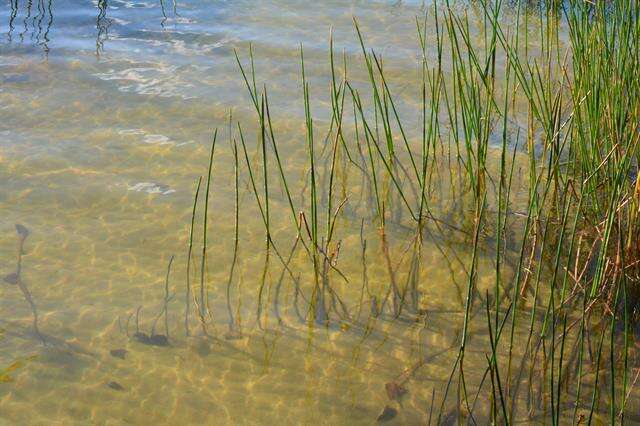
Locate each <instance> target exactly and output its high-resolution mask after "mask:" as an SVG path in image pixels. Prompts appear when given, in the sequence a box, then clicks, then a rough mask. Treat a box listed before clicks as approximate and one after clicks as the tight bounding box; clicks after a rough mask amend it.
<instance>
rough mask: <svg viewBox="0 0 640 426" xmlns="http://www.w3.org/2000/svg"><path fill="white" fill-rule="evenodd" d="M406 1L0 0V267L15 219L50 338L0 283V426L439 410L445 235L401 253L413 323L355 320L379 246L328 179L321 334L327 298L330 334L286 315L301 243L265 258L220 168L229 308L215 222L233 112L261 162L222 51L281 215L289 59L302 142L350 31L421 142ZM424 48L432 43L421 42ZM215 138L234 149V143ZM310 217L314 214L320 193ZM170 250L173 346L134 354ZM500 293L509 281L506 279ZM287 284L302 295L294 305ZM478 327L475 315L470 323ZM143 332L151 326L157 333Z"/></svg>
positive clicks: (450, 285) (10, 253) (278, 227)
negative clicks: (262, 97) (275, 157)
mask: <svg viewBox="0 0 640 426" xmlns="http://www.w3.org/2000/svg"><path fill="white" fill-rule="evenodd" d="M425 7H429V5H427V6H425V5H424V4H423V3H422V2H419V1H398V2H396V1H393V2H391V1H367V2H362V1H350V2H338V1H331V2H306V1H259V2H253V1H234V2H221V1H214V2H204V1H189V2H184V3H183V2H177V3H172V2H171V1H169V0H165V1H164V2H161V3H158V2H150V1H100V2H97V3H96V2H94V3H89V2H83V1H68V0H64V1H59V2H55V3H53V2H51V1H49V2H40V1H35V2H28V3H25V2H18V3H12V2H9V1H6V0H3V3H2V7H1V8H0V34H2V35H1V38H0V118H1V119H0V182H1V185H0V210H1V211H2V213H3V214H2V216H1V217H0V268H1V269H0V272H1V273H2V275H3V276H4V275H6V274H9V273H11V272H13V271H14V270H15V265H16V255H17V244H18V236H17V235H16V231H15V228H14V226H15V224H16V223H19V224H23V225H24V226H26V227H27V228H28V230H29V231H30V235H29V236H28V237H27V239H26V240H25V242H24V250H23V251H24V253H23V255H22V259H21V264H22V270H21V279H22V282H23V283H24V284H25V285H26V286H27V287H28V289H29V291H30V292H31V294H32V296H33V300H34V303H35V304H36V306H37V310H38V314H39V323H38V325H39V330H40V332H41V333H42V335H43V338H44V340H45V341H46V345H43V344H42V343H41V342H40V339H39V338H38V336H37V335H36V333H35V332H34V331H33V327H32V311H31V308H30V306H29V305H28V303H27V302H26V301H25V300H24V297H23V296H22V294H21V292H20V291H19V289H18V288H17V287H16V286H15V285H9V284H5V283H3V284H2V287H0V312H1V314H0V348H1V350H0V369H2V368H7V367H9V368H8V369H7V370H5V371H4V373H3V374H0V381H2V382H3V383H0V423H3V424H5V423H6V424H27V423H30V424H37V423H49V422H51V421H56V422H59V423H63V424H73V423H78V424H86V423H97V424H122V423H134V424H152V423H154V424H159V423H171V424H180V423H183V424H184V423H198V424H224V423H228V424H230V423H243V424H244V423H246V424H316V423H325V424H360V423H361V424H371V423H372V422H375V421H376V418H377V417H378V416H379V415H380V414H381V413H382V412H383V409H384V407H385V406H388V407H392V408H393V409H395V410H397V414H395V413H394V414H395V416H392V417H394V418H393V419H392V420H393V421H395V422H398V423H404V424H408V423H411V424H412V423H424V422H425V421H426V419H427V417H428V414H429V411H430V407H431V404H432V396H433V395H435V396H436V397H435V399H434V401H435V406H436V409H437V408H438V405H439V404H440V403H441V401H442V397H443V395H444V388H445V386H446V384H447V380H448V378H449V373H450V371H451V368H452V366H453V364H454V361H455V357H456V355H457V353H458V350H457V346H458V345H459V342H460V334H459V332H460V329H461V325H462V318H463V315H464V310H463V309H464V297H465V295H464V291H465V289H466V279H467V278H466V273H465V269H464V264H465V262H468V259H469V258H470V255H471V253H470V252H469V250H468V249H467V247H466V246H465V243H464V241H465V239H464V238H463V236H461V235H459V234H457V233H456V232H454V231H451V230H445V231H441V232H440V233H439V234H430V235H429V236H428V237H427V238H426V239H425V242H424V243H423V246H422V247H421V252H420V254H419V255H418V258H419V259H420V262H421V263H420V264H421V265H422V266H421V268H420V270H419V273H418V275H419V278H418V282H419V290H420V294H419V298H418V299H419V300H417V306H416V308H419V312H426V314H421V313H417V312H416V310H415V309H414V310H413V311H412V312H406V313H404V314H403V315H401V316H400V318H399V319H394V318H393V316H392V315H390V314H389V312H388V307H387V310H386V313H385V314H384V315H382V316H380V317H378V318H374V317H373V316H371V314H370V308H369V297H370V295H377V296H378V297H379V298H382V297H384V294H385V291H386V289H387V288H388V285H389V281H390V274H389V268H388V264H387V257H386V255H385V248H384V244H383V243H382V240H381V237H380V234H379V232H378V231H377V229H376V228H377V227H376V225H375V219H374V215H373V214H372V211H373V208H374V207H373V206H372V205H371V204H369V203H370V200H369V201H368V200H367V196H366V188H365V186H364V184H362V182H360V180H359V178H357V177H354V176H353V174H352V175H350V176H341V177H340V179H341V180H343V183H342V186H341V187H340V188H341V190H343V191H344V195H345V196H348V197H349V203H347V204H346V207H345V214H344V216H343V217H342V218H341V219H340V220H339V221H338V222H337V223H338V225H337V231H336V234H337V237H336V238H335V240H334V241H337V240H340V241H341V246H340V255H339V257H338V259H339V260H338V262H337V264H336V265H337V268H339V270H340V271H341V272H342V273H344V275H345V277H346V278H347V280H348V281H347V280H345V279H343V278H341V277H340V276H339V275H338V274H337V273H336V272H334V273H333V274H332V278H331V279H332V282H333V283H334V284H333V285H334V286H335V288H336V291H337V292H338V293H339V294H340V297H341V299H342V300H343V302H344V304H345V307H346V310H348V311H349V314H350V316H351V317H352V320H351V321H347V320H344V319H342V320H341V319H340V317H339V315H337V313H339V312H340V309H341V308H340V307H339V306H337V305H336V306H335V307H334V309H333V311H332V321H331V323H330V325H329V327H322V326H320V327H319V326H314V325H313V324H311V325H310V324H307V323H304V322H302V321H300V319H299V318H298V313H297V312H296V309H295V308H296V307H298V310H300V311H302V313H301V315H303V316H304V315H305V314H306V309H307V308H308V307H307V306H306V305H305V301H304V300H302V299H304V298H305V297H306V298H308V297H310V296H309V295H310V288H311V287H310V283H311V282H313V276H312V275H313V274H312V272H313V270H312V269H311V268H310V263H309V259H308V257H306V255H305V254H304V253H303V251H302V250H301V249H300V250H298V251H297V252H296V253H295V254H294V255H293V256H292V259H291V262H290V263H289V264H288V266H287V268H290V270H291V271H292V272H291V273H288V272H286V271H284V269H283V263H282V260H281V259H279V258H278V256H277V254H276V253H274V250H273V249H272V250H271V251H270V252H269V255H268V256H267V255H266V254H265V250H264V247H265V234H264V226H263V223H262V219H261V216H260V212H259V210H258V208H257V206H256V203H255V198H254V195H253V191H252V189H251V185H250V181H249V177H248V175H247V172H246V164H245V163H244V157H243V154H242V152H240V162H241V163H240V166H241V167H240V168H241V169H242V173H241V176H240V189H239V197H240V198H239V210H240V218H239V229H240V231H239V232H240V238H239V251H238V256H237V263H236V266H235V268H234V273H233V275H232V278H231V283H232V285H231V290H230V297H229V300H227V293H226V291H227V282H228V280H229V274H230V268H231V264H232V262H233V247H234V241H233V238H234V237H233V236H234V217H235V216H234V201H235V190H234V184H233V182H234V180H233V179H234V172H233V154H232V150H231V148H230V143H229V140H228V136H227V135H228V132H229V130H228V121H229V114H230V111H232V114H233V120H234V122H235V121H236V120H239V121H241V122H242V123H243V125H244V126H245V127H244V130H245V132H246V139H247V140H248V156H249V157H250V161H251V162H252V164H253V166H254V167H255V168H256V169H255V170H258V165H259V161H260V158H261V157H260V155H259V150H257V148H256V147H257V145H256V136H255V135H256V129H257V127H256V118H255V111H254V110H253V107H252V105H251V101H250V98H249V96H248V94H247V91H246V87H245V86H244V81H243V79H242V76H241V74H240V73H239V71H238V66H237V63H236V58H235V55H234V49H237V51H238V55H239V56H240V58H241V61H242V62H243V64H244V65H245V66H248V64H249V62H248V57H249V56H248V53H249V45H250V44H251V46H252V49H253V52H254V54H255V58H256V68H257V72H258V84H259V85H261V84H262V83H263V82H265V83H266V84H267V87H268V91H269V100H270V108H271V109H272V114H273V124H274V128H275V130H276V134H277V139H278V142H279V146H280V150H281V155H282V156H283V162H284V165H285V167H284V168H285V172H286V173H287V175H288V176H289V179H290V180H291V181H292V194H293V198H294V203H295V204H296V206H304V205H307V203H308V200H309V194H308V189H307V190H305V185H304V181H305V180H306V179H307V175H306V172H307V171H306V168H305V164H306V145H305V129H304V108H303V104H302V86H301V82H300V63H299V48H300V44H302V45H303V46H304V51H305V62H306V66H307V77H308V80H309V82H310V85H311V93H312V95H311V98H312V100H313V102H312V108H313V112H314V114H315V115H316V119H317V121H316V125H317V126H318V128H325V129H326V128H327V127H328V124H329V118H330V109H329V107H330V98H329V96H328V87H329V80H328V78H329V76H330V74H329V68H328V40H329V33H330V28H332V31H333V37H334V39H335V51H336V52H338V53H337V56H338V57H341V55H342V52H344V54H345V55H346V57H347V58H348V60H349V61H350V62H354V63H358V60H359V59H358V58H359V55H360V45H359V43H358V40H357V37H356V33H355V30H354V27H353V21H352V18H353V16H357V17H358V19H359V23H360V25H361V28H362V30H363V33H364V34H366V41H367V45H368V46H369V47H371V48H375V50H376V51H378V52H381V53H382V54H383V56H384V60H385V68H386V70H387V72H388V74H387V75H388V76H389V82H390V85H392V87H393V89H394V93H395V94H396V96H397V100H398V109H399V113H400V115H402V116H403V118H404V119H406V120H407V123H408V125H407V129H408V133H409V136H410V137H417V130H412V129H414V128H416V129H417V127H416V126H412V125H411V124H415V123H417V120H419V112H418V109H417V106H418V105H419V102H420V99H419V96H417V95H416V93H417V92H416V88H417V87H418V86H417V84H418V83H419V79H420V75H419V66H418V64H419V61H420V52H419V48H418V39H417V35H416V30H415V16H416V15H422V14H423V13H424V11H425ZM433 37H434V35H433V34H432V33H431V32H428V42H429V41H431V42H432V41H433ZM435 55H436V52H433V51H428V56H429V57H430V58H434V57H435ZM350 76H351V78H352V80H353V82H354V85H355V86H356V87H366V85H365V83H364V79H365V77H366V74H365V70H364V69H363V68H362V67H361V66H360V67H357V66H354V67H352V69H351V70H350ZM234 126H235V125H234ZM216 127H217V128H219V131H220V135H219V139H218V147H217V148H216V149H217V151H216V156H215V161H214V174H213V184H212V190H211V204H210V221H209V226H210V234H209V241H208V253H209V255H208V262H207V266H206V271H207V272H206V283H207V289H206V291H207V294H208V299H209V311H210V312H211V319H208V325H207V327H208V332H209V334H210V335H211V336H212V337H211V338H208V339H207V338H204V337H203V336H201V334H202V333H201V331H200V326H199V324H198V321H197V318H196V314H195V311H192V312H191V313H190V320H189V324H188V325H189V330H190V334H191V336H190V337H186V336H185V327H184V309H185V294H184V292H185V283H186V263H187V261H186V255H187V248H188V241H189V240H188V237H189V224H190V220H191V209H192V203H193V196H194V192H195V184H196V181H197V179H198V177H199V176H203V175H206V171H207V169H206V167H207V160H208V155H209V149H210V144H211V140H212V134H213V129H214V128H216ZM232 127H233V126H232ZM232 133H233V135H234V137H235V138H236V140H238V138H239V135H238V131H237V129H236V128H235V127H233V130H232ZM319 133H320V132H319ZM320 139H321V138H320V137H319V136H318V141H319V142H318V143H320ZM323 158H324V157H323ZM496 159H497V157H496ZM323 161H324V162H325V163H324V165H322V166H321V167H322V170H323V171H324V172H325V173H324V174H323V176H325V178H326V158H325V159H324V160H323ZM490 161H495V159H494V160H490ZM270 167H272V169H271V172H272V173H271V175H272V176H271V179H272V180H271V182H272V188H271V189H272V194H271V205H270V208H271V227H272V232H273V235H274V236H275V237H274V239H275V240H276V241H278V251H279V252H280V253H281V255H282V256H283V258H285V259H286V258H287V255H288V254H289V251H290V250H291V247H292V244H293V243H294V240H295V234H296V232H295V225H294V222H293V219H292V218H291V213H290V211H289V207H288V204H287V202H286V196H285V194H284V192H283V190H282V187H281V185H279V184H277V174H276V171H275V170H276V169H275V167H276V166H275V162H274V161H272V164H271V165H270ZM442 179H445V177H443V178H442ZM450 179H451V177H450ZM274 182H275V183H274ZM203 188H204V186H203ZM259 190H260V191H262V189H261V188H259ZM363 194H364V195H363ZM202 197H203V195H202V193H201V198H200V200H202ZM522 200H524V198H522ZM263 202H264V200H263ZM337 203H338V202H337V201H335V200H334V205H335V204H337ZM452 203H453V201H452V200H451V199H450V198H448V197H444V196H443V197H441V198H439V199H438V200H437V202H434V206H437V207H436V208H437V209H438V211H439V212H442V213H443V214H445V215H446V213H447V211H448V209H449V208H451V204H452ZM321 205H322V206H323V207H322V208H326V199H323V200H322V202H321ZM451 210H453V208H451ZM200 214H201V210H199V215H200ZM307 214H308V213H307ZM321 216H322V215H321ZM452 217H453V216H452ZM322 218H323V220H326V218H324V216H322ZM453 219H456V220H458V221H461V222H464V220H465V219H464V218H456V217H453ZM363 220H364V221H363ZM390 222H391V223H390V225H389V228H388V231H387V238H388V244H389V247H390V249H389V252H390V255H389V257H390V260H389V264H391V265H393V266H392V269H395V272H394V274H395V275H396V279H397V280H398V281H402V282H405V281H406V280H408V277H409V270H410V260H411V259H410V258H411V253H412V250H413V249H412V247H414V235H413V233H412V231H411V228H410V227H407V222H408V218H407V217H406V213H405V216H400V213H398V216H396V217H394V220H393V221H390ZM196 225H198V226H201V221H200V220H197V221H196ZM514 226H515V227H516V228H517V226H518V225H517V224H516V225H514ZM198 229H200V228H198ZM303 233H304V231H303ZM200 235H201V234H200V231H196V239H195V244H194V247H195V248H194V263H193V266H192V268H191V271H190V273H191V284H192V286H193V291H194V292H195V293H196V294H198V292H199V285H200V275H199V270H200V263H199V262H200V249H201V248H200V247H201V237H200ZM363 241H366V249H365V246H364V245H363ZM516 245H517V244H516V242H513V245H512V247H511V249H512V250H511V251H510V253H511V254H512V255H513V256H515V254H516V251H517V247H516ZM334 248H335V246H334ZM490 248H491V244H490V243H487V246H486V247H485V249H484V250H483V252H482V253H481V256H480V265H481V272H482V278H481V279H480V284H479V286H480V288H479V290H480V293H482V294H484V289H485V288H490V286H492V285H493V280H494V276H493V275H492V274H491V273H490V270H491V268H492V256H493V255H492V252H491V249H490ZM407 253H409V254H407ZM173 255H175V260H174V262H173V265H172V270H171V274H170V281H169V297H170V301H169V303H168V318H167V323H168V334H169V343H170V346H168V347H164V346H154V345H148V344H143V343H140V342H138V341H136V339H134V338H133V335H134V333H135V332H136V330H135V329H136V325H135V322H136V314H135V313H136V311H137V310H138V308H140V309H139V311H138V322H139V331H141V332H144V333H150V331H151V328H152V324H153V323H154V318H156V316H158V315H159V314H160V313H162V307H163V298H164V286H165V274H166V270H167V265H168V263H169V259H170V257H171V256H173ZM363 265H364V266H363ZM283 271H284V272H283ZM504 276H505V280H507V281H508V279H509V278H510V277H512V276H513V271H512V270H511V269H510V267H509V265H508V264H507V265H506V266H505V271H504ZM485 277H486V278H485ZM296 281H299V282H300V283H301V284H300V286H301V291H302V293H303V295H302V296H296V285H295V282H296ZM365 283H366V285H364V284H365ZM296 297H297V301H296ZM305 300H306V299H305ZM190 303H191V305H193V302H192V301H190ZM336 303H337V302H336ZM229 307H230V310H231V312H232V315H233V316H232V318H233V324H235V325H234V326H233V327H231V328H230V326H229ZM474 315H477V316H479V317H482V315H484V313H483V310H479V311H477V312H476V313H475V314H474ZM525 318H528V317H525ZM523 322H526V320H525V321H523ZM476 328H477V330H476ZM155 331H156V332H157V333H162V334H165V333H166V332H165V322H164V317H162V316H160V319H159V320H158V322H157V324H156V330H155ZM526 333H527V328H526V327H523V328H522V330H520V329H519V330H517V331H516V334H515V335H516V339H520V340H521V341H524V339H526ZM470 335H471V336H472V337H471V340H470V343H469V346H470V347H471V348H472V349H471V350H470V352H469V353H468V354H467V356H466V358H465V363H466V365H468V367H467V369H468V373H467V374H468V379H467V380H468V381H469V383H468V386H470V388H473V389H474V390H475V389H477V386H478V385H479V383H480V382H481V380H482V375H483V372H484V369H485V368H486V359H485V357H484V354H485V352H486V344H487V335H486V330H485V329H484V328H482V327H479V326H478V327H476V326H475V325H474V324H473V322H472V325H471V333H470ZM122 349H124V351H122ZM112 351H115V352H113V353H112ZM516 355H517V354H516ZM422 361H425V362H422ZM412 366H415V367H416V368H415V370H413V369H412ZM0 371H1V370H0ZM405 377H406V380H405ZM394 381H395V382H401V383H402V384H403V386H404V387H405V388H406V389H407V391H408V392H407V394H406V395H404V396H402V397H401V398H400V401H390V399H389V396H388V395H387V392H386V390H385V385H386V384H387V383H392V382H394ZM485 386H488V385H486V384H485ZM432 392H434V393H433V394H432ZM453 394H455V391H452V392H451V395H449V397H448V399H447V400H446V401H445V402H446V404H444V407H445V413H444V416H445V417H444V420H445V421H446V419H447V418H449V417H446V416H447V415H453V414H455V410H453V408H452V407H453V405H452V403H451V402H452V401H453V398H455V395H453ZM488 407H489V401H488V400H486V399H484V398H479V399H478V401H477V410H478V413H480V414H478V416H479V419H486V416H487V412H488ZM452 410H453V411H452ZM525 411H526V410H524V409H523V410H522V412H521V413H520V414H521V415H522V416H525V414H526V413H525ZM534 418H536V419H537V420H541V419H544V416H542V417H534Z"/></svg>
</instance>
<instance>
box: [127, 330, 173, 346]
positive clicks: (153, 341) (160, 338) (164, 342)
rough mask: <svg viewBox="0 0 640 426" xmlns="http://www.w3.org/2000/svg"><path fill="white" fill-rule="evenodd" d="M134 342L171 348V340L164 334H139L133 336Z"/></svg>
mask: <svg viewBox="0 0 640 426" xmlns="http://www.w3.org/2000/svg"><path fill="white" fill-rule="evenodd" d="M133 338H134V340H136V341H137V342H139V343H142V344H145V345H151V346H169V339H167V336H165V335H164V334H152V335H151V336H149V335H148V334H146V333H142V332H137V333H136V334H134V335H133Z"/></svg>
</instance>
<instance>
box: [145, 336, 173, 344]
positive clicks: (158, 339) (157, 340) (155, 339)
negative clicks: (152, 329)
mask: <svg viewBox="0 0 640 426" xmlns="http://www.w3.org/2000/svg"><path fill="white" fill-rule="evenodd" d="M149 344H150V345H153V346H169V339H167V336H165V335H164V334H152V335H151V337H149Z"/></svg>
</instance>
